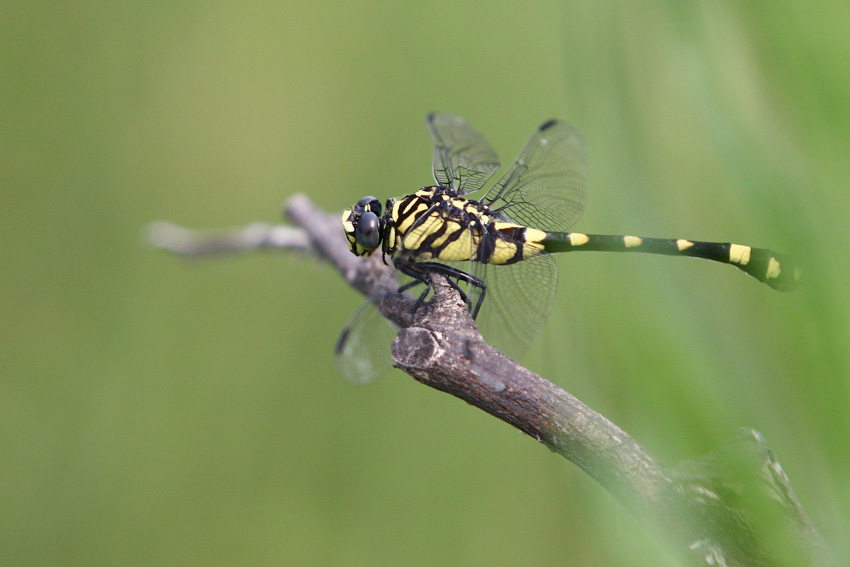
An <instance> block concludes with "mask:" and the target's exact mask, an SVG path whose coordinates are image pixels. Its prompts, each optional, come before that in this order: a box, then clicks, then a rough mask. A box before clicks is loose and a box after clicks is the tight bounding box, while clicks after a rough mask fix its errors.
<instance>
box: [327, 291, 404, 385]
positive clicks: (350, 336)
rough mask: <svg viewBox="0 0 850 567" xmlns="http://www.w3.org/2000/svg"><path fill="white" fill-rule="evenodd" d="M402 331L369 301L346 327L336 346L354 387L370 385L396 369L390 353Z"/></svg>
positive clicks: (342, 370)
mask: <svg viewBox="0 0 850 567" xmlns="http://www.w3.org/2000/svg"><path fill="white" fill-rule="evenodd" d="M397 334H398V328H397V327H396V326H395V325H393V324H392V323H390V322H389V321H388V320H387V319H385V318H384V316H383V315H381V312H380V311H379V310H378V308H377V307H375V304H374V303H372V300H371V299H368V298H367V299H365V300H364V301H363V302H362V303H361V304H360V306H359V307H358V308H357V310H356V311H355V312H354V313H353V314H352V315H351V318H350V319H349V320H348V323H346V325H345V327H343V329H342V332H340V334H339V338H338V339H337V342H336V349H335V350H336V363H337V366H338V367H339V371H340V373H341V374H342V376H343V377H344V378H345V379H346V380H348V381H349V382H351V383H353V384H368V383H369V382H372V381H373V380H375V379H377V378H380V377H381V376H383V375H384V374H386V372H387V370H389V369H390V366H392V353H391V351H390V348H391V345H392V342H393V338H395V336H396V335H397Z"/></svg>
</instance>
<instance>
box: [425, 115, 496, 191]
mask: <svg viewBox="0 0 850 567" xmlns="http://www.w3.org/2000/svg"><path fill="white" fill-rule="evenodd" d="M426 121H427V123H428V132H429V133H430V134H431V140H433V142H434V179H435V180H436V181H437V183H438V184H440V185H444V186H446V187H453V188H454V189H456V190H457V192H458V194H459V195H462V194H464V193H471V192H473V191H477V190H478V189H481V187H483V186H484V184H485V183H486V182H487V180H488V179H490V177H492V176H493V174H494V173H496V170H497V169H499V157H498V156H497V155H496V152H495V150H493V148H491V147H490V144H489V143H488V142H487V140H485V139H484V136H482V135H481V133H479V132H478V130H476V129H475V128H473V127H472V126H470V125H469V123H468V122H467V121H466V120H464V119H463V118H461V117H459V116H454V115H451V114H441V113H436V112H435V113H431V114H429V115H428V116H427V118H426Z"/></svg>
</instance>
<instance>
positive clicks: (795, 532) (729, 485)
mask: <svg viewBox="0 0 850 567" xmlns="http://www.w3.org/2000/svg"><path fill="white" fill-rule="evenodd" d="M284 210H285V213H286V215H287V216H288V217H289V218H290V219H291V220H292V221H293V222H294V223H295V224H297V225H298V226H300V227H301V230H300V231H299V232H300V236H296V235H295V233H293V232H290V231H291V230H295V229H289V230H284V228H285V227H268V226H266V225H262V226H260V225H251V226H250V227H247V228H246V229H241V230H231V231H229V232H225V233H216V235H215V236H214V237H213V238H210V237H209V236H207V235H205V234H203V233H201V234H198V233H194V232H191V231H185V229H181V228H179V227H175V226H174V225H167V224H157V225H154V226H153V227H152V229H151V232H150V235H151V240H152V241H153V242H154V244H155V245H157V246H159V247H161V248H165V249H168V250H171V251H173V252H178V253H181V254H190V255H197V254H206V253H213V252H222V251H233V250H249V249H253V248H260V247H274V248H295V249H300V250H305V249H309V250H312V251H314V252H315V253H316V254H317V255H319V256H321V257H323V258H325V259H326V260H327V261H328V262H330V263H331V264H332V265H334V266H335V267H336V268H337V269H338V270H339V271H340V272H341V274H342V275H343V277H344V278H345V280H346V281H347V282H348V283H349V284H351V285H352V286H354V287H355V288H357V289H358V290H360V291H361V292H363V293H364V294H369V293H371V294H372V298H373V299H374V300H376V304H377V305H378V307H379V309H380V310H381V311H382V313H383V314H384V315H385V316H387V317H388V318H390V319H391V320H393V321H394V322H395V323H396V324H397V325H398V326H399V327H401V328H402V330H401V332H400V333H399V335H398V337H397V338H396V340H395V341H394V343H393V349H392V355H393V361H394V362H395V364H396V366H397V367H399V368H401V369H402V370H404V371H405V372H407V373H408V374H410V375H411V376H413V377H414V378H415V379H416V380H418V381H420V382H422V383H423V384H426V385H428V386H431V387H433V388H436V389H438V390H442V391H444V392H448V393H450V394H452V395H454V396H456V397H458V398H461V399H463V400H465V401H467V402H468V403H470V404H472V405H474V406H476V407H478V408H481V409H482V410H484V411H486V412H487V413H490V414H492V415H494V416H495V417H498V418H499V419H501V420H503V421H506V422H507V423H510V424H511V425H513V426H514V427H516V428H518V429H520V430H521V431H524V432H525V433H527V434H529V435H531V436H532V437H534V438H535V439H537V440H539V441H540V442H541V443H544V444H545V445H547V446H548V447H549V448H551V449H552V450H553V451H556V452H558V453H560V454H561V455H563V456H565V457H566V458H568V459H569V460H571V461H572V462H574V463H575V464H577V465H578V466H579V467H581V468H582V469H583V470H584V471H585V472H587V473H588V474H589V475H591V476H592V477H593V478H594V479H596V480H597V481H599V483H600V484H601V485H602V486H604V487H605V488H606V489H607V490H608V491H609V492H611V493H612V494H613V495H614V496H615V497H617V498H618V499H619V500H620V501H621V502H622V503H623V504H624V505H625V506H627V507H628V508H629V509H630V510H631V511H632V512H633V513H634V514H635V515H636V516H637V517H639V518H644V519H647V520H649V522H648V524H649V525H650V526H653V527H654V528H655V531H656V532H657V533H658V534H659V535H660V537H662V539H665V540H667V541H668V542H669V543H670V544H671V545H672V548H673V549H674V550H675V551H676V553H677V554H678V555H679V556H680V557H681V559H682V562H683V563H684V564H687V565H728V566H732V565H747V566H749V565H832V564H834V560H833V559H832V557H831V555H830V553H829V550H828V548H827V546H826V544H825V543H824V542H823V540H822V538H821V537H820V535H819V534H818V532H817V531H816V530H815V528H814V526H813V525H812V523H811V521H810V520H809V518H808V516H806V514H805V512H804V511H803V508H802V506H801V505H800V504H799V502H798V501H797V499H796V497H795V496H794V493H793V491H792V490H791V486H790V482H789V481H788V479H787V477H786V476H785V475H784V473H783V472H782V469H781V467H780V466H779V463H778V461H777V460H776V458H775V456H774V455H773V454H772V453H771V452H770V451H769V450H768V449H767V447H766V444H765V443H764V440H763V439H762V438H761V436H760V435H759V434H758V433H757V432H755V431H753V430H742V432H741V433H740V435H739V436H738V437H737V438H736V439H735V440H733V441H732V442H731V443H730V444H728V445H727V446H724V447H721V448H720V449H718V450H716V451H714V452H712V453H710V454H709V455H706V456H705V457H702V458H700V459H695V460H693V461H689V462H686V463H683V464H681V465H680V466H679V467H677V468H676V469H673V470H670V469H667V468H666V467H664V466H663V465H662V464H661V463H659V462H658V461H657V460H656V459H655V458H654V457H653V456H652V455H650V454H649V452H647V451H646V449H644V448H643V447H642V446H641V445H640V444H639V443H638V442H637V441H635V440H634V439H633V438H632V437H630V436H629V435H628V434H627V433H625V432H624V431H623V430H622V429H620V428H619V427H617V426H616V425H614V424H613V423H611V422H610V421H608V420H607V419H606V418H605V417H603V416H602V415H600V414H598V413H596V412H594V411H593V410H591V409H590V408H588V407H587V406H586V405H584V404H582V403H581V402H580V401H579V400H577V399H576V398H575V397H573V396H572V395H571V394H569V393H568V392H566V391H564V390H563V389H561V388H559V387H558V386H556V385H554V384H552V383H551V382H549V381H547V380H545V379H544V378H542V377H540V376H538V375H536V374H534V373H532V372H530V371H528V370H526V369H525V368H523V367H522V366H520V365H519V364H518V363H516V362H515V361H513V360H510V359H508V358H506V357H505V356H503V355H502V354H501V353H500V352H499V351H498V350H496V349H494V348H493V347H491V346H489V345H487V344H486V342H485V341H484V339H483V338H482V337H481V335H480V334H479V333H478V330H477V328H476V326H475V323H474V321H473V320H472V319H471V317H470V316H469V313H468V311H467V310H466V308H465V306H464V304H463V302H462V301H461V299H460V297H459V296H458V294H457V292H456V291H455V290H454V289H453V288H452V286H450V285H448V284H447V283H446V282H445V281H444V280H442V279H441V278H440V277H439V276H438V277H435V282H434V283H435V292H436V294H435V299H434V300H433V301H431V303H430V304H429V305H428V309H425V310H421V309H420V310H417V311H416V313H417V315H416V317H413V316H412V313H413V311H414V310H413V304H412V300H411V299H410V298H407V297H406V296H404V295H402V294H398V293H395V291H396V290H394V289H381V290H379V291H378V292H375V291H374V290H375V287H376V286H377V285H380V284H379V282H381V281H382V276H383V275H385V274H386V272H387V270H390V269H391V268H389V267H388V266H386V265H384V264H383V263H382V262H381V260H380V259H379V258H377V257H373V258H370V259H368V260H363V259H360V258H357V257H355V256H354V255H352V254H351V253H350V252H349V251H348V246H347V244H346V242H345V239H344V238H343V235H342V230H341V227H340V224H339V216H337V215H328V214H326V213H324V212H322V211H320V210H318V209H317V208H316V207H315V206H314V205H313V204H312V203H311V202H310V201H309V200H308V199H307V198H306V197H305V196H303V195H297V196H294V197H292V198H291V199H290V200H289V202H288V203H287V204H286V206H285V209H284ZM305 237H306V238H305ZM376 256H378V255H376ZM777 534H781V535H779V536H777Z"/></svg>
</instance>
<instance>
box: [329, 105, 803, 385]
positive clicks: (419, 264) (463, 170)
mask: <svg viewBox="0 0 850 567" xmlns="http://www.w3.org/2000/svg"><path fill="white" fill-rule="evenodd" d="M427 124H428V131H429V132H430V134H431V139H432V140H433V142H434V165H433V168H434V179H435V180H436V182H437V185H434V186H430V187H423V188H422V189H420V190H419V191H417V192H416V193H414V194H412V195H408V196H406V197H401V198H397V199H388V200H387V202H386V205H385V206H384V207H383V208H382V207H381V202H380V201H379V200H378V199H376V198H375V197H371V196H370V197H364V198H362V199H360V201H358V202H357V204H356V205H354V206H353V207H352V208H351V209H349V210H346V211H345V212H344V213H343V215H342V224H343V228H344V230H345V236H346V238H347V239H348V243H349V247H350V248H351V251H352V252H353V253H354V254H356V255H357V256H369V255H371V254H372V253H374V252H375V251H377V250H378V249H380V251H381V253H382V255H383V257H384V260H385V261H386V259H387V258H390V259H391V260H392V263H393V265H394V266H395V268H396V270H397V271H398V272H399V273H400V274H402V275H403V277H402V278H401V280H400V281H398V282H396V284H394V285H398V286H399V291H406V290H408V289H411V288H414V287H415V286H417V285H419V284H421V285H423V286H424V289H423V291H422V292H421V294H420V295H419V301H420V303H421V302H422V301H424V300H425V299H426V298H427V296H428V293H429V291H431V275H432V274H435V273H438V274H443V275H444V276H447V279H448V281H449V282H450V283H452V285H453V286H454V287H455V288H456V289H458V290H459V291H460V293H461V296H462V297H463V299H464V301H466V302H467V305H468V306H469V309H470V311H471V313H472V315H473V317H476V318H477V320H478V323H479V326H480V327H481V328H482V333H483V334H484V336H485V338H487V339H488V340H489V341H490V342H491V343H492V344H494V345H495V346H497V347H498V348H499V349H500V350H502V351H503V352H504V353H505V354H507V355H509V356H513V357H518V356H520V355H521V354H523V353H524V352H525V351H526V350H527V349H528V347H529V346H531V343H532V342H533V341H534V340H535V339H536V338H537V336H538V335H539V333H540V331H541V329H542V328H543V325H544V324H545V322H546V319H547V318H548V317H549V313H550V311H551V307H552V302H553V299H554V294H555V286H556V283H557V268H556V266H555V262H554V260H553V259H552V257H551V256H550V254H551V253H553V252H570V251H574V250H595V251H609V252H645V253H650V254H666V255H671V256H690V257H694V258H705V259H707V260H714V261H716V262H723V263H727V264H731V265H733V266H735V267H736V268H738V269H740V270H742V271H744V272H746V273H747V274H749V275H751V276H753V277H754V278H756V279H757V280H758V281H760V282H764V283H766V284H767V285H769V286H770V287H772V288H773V289H777V290H780V291H790V290H792V289H794V288H795V287H796V285H797V283H798V281H799V279H800V270H799V268H798V267H797V266H796V265H795V264H794V263H793V262H792V261H791V260H790V259H789V258H788V257H787V256H784V255H781V254H777V253H774V252H771V251H770V250H767V249H763V248H751V247H749V246H744V245H742V244H732V243H728V242H727V243H717V242H700V241H697V240H686V239H682V238H673V239H660V238H644V237H640V236H625V235H619V236H615V235H597V234H583V233H578V232H566V230H567V229H568V228H569V227H570V226H571V225H572V224H573V223H575V222H576V221H577V220H578V218H579V217H580V216H581V214H582V212H583V211H584V205H585V186H586V179H587V177H586V161H587V157H586V156H587V154H586V150H585V146H584V142H583V139H582V135H581V133H580V132H579V130H578V129H576V128H575V127H574V126H572V125H570V124H567V123H565V122H561V121H557V120H549V121H548V122H544V123H543V124H541V125H540V127H539V128H537V130H536V131H535V132H534V134H533V135H532V136H531V139H530V140H529V141H528V143H526V145H525V147H524V148H523V150H522V152H521V153H520V155H519V157H518V158H517V159H516V161H515V162H514V163H513V165H511V167H510V168H509V169H508V170H507V172H505V174H504V175H503V176H502V177H501V178H500V179H499V181H498V182H496V184H495V185H493V186H492V187H491V188H490V189H489V190H488V191H487V192H486V193H485V194H484V195H483V196H482V197H481V198H480V199H479V200H472V199H468V198H466V197H464V195H466V194H468V193H472V192H474V191H477V190H479V189H481V188H482V187H483V186H484V184H485V183H486V182H487V180H488V179H490V177H491V176H492V175H493V174H494V173H495V172H496V170H497V169H498V168H499V161H498V158H497V156H496V153H495V152H494V151H493V149H492V148H491V147H490V145H489V144H488V143H487V141H486V140H485V139H484V137H483V136H482V135H481V134H480V133H479V132H478V131H477V130H475V129H474V128H473V127H472V126H470V125H469V124H468V123H467V122H466V121H465V120H464V119H462V118H460V117H458V116H452V115H448V114H430V115H428V117H427ZM485 296H486V297H487V298H488V300H487V301H486V302H485V301H484V299H485ZM378 319H381V317H380V314H379V313H378V311H377V309H376V308H374V307H373V306H372V304H371V302H370V300H369V299H366V300H365V301H364V304H363V305H362V306H361V307H360V308H359V309H358V310H357V311H356V312H355V314H354V315H353V317H352V319H351V320H350V321H349V323H348V325H347V326H346V328H345V329H344V330H343V332H342V334H341V335H340V339H339V341H338V342H337V361H338V364H339V367H340V370H341V371H342V373H343V375H344V376H345V377H346V378H347V379H349V380H351V381H353V382H359V383H365V382H368V381H370V380H372V379H374V378H375V377H377V376H378V375H380V374H381V373H382V372H383V371H384V370H385V369H386V367H387V366H388V365H389V360H390V355H389V346H388V345H389V341H390V340H391V337H392V333H393V332H394V331H393V329H392V328H391V327H390V326H389V324H388V323H387V324H382V323H380V322H379V321H378ZM381 328H383V329H384V331H383V332H381Z"/></svg>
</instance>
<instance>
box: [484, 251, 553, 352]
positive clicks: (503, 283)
mask: <svg viewBox="0 0 850 567" xmlns="http://www.w3.org/2000/svg"><path fill="white" fill-rule="evenodd" d="M473 275H475V276H477V277H479V278H482V279H484V281H485V282H486V283H487V291H486V297H485V299H484V303H483V305H482V307H481V312H480V313H479V314H478V319H477V323H478V327H479V329H481V334H482V335H483V336H484V338H485V339H486V340H487V342H488V343H489V344H491V345H493V346H495V347H496V348H498V349H499V350H500V351H502V353H504V354H505V355H507V356H509V357H511V358H514V359H519V358H521V357H522V355H524V354H525V353H526V352H527V351H528V349H529V348H531V345H532V344H533V343H534V341H535V340H537V337H538V336H539V335H540V332H541V331H542V330H543V327H544V326H545V324H546V321H547V320H548V319H549V314H550V313H551V312H552V304H553V303H554V300H555V288H556V287H557V283H558V267H557V265H556V264H555V260H554V259H553V258H552V256H550V255H549V254H546V253H543V254H539V255H537V256H533V257H531V258H529V259H527V260H523V261H522V262H517V263H516V264H509V265H496V264H478V263H476V264H475V265H474V271H473ZM475 291H476V290H471V293H470V295H474V294H475ZM475 301H477V297H476V298H474V299H472V302H473V304H474V302H475Z"/></svg>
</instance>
